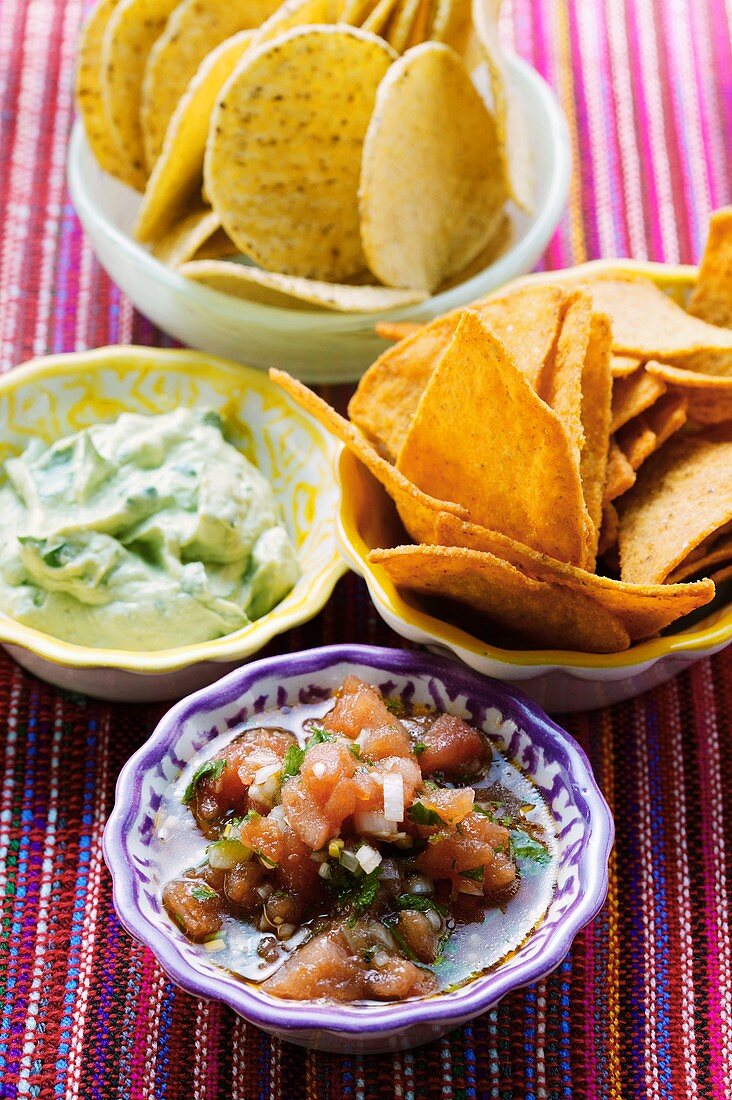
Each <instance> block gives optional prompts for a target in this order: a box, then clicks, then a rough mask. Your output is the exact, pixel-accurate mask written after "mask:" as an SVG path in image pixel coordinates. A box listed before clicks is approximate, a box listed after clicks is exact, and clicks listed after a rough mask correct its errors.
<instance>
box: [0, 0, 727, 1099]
mask: <svg viewBox="0 0 732 1100" xmlns="http://www.w3.org/2000/svg"><path fill="white" fill-rule="evenodd" d="M232 2H234V0H232ZM86 7H87V5H86V4H85V3H82V2H80V0H0V103H1V106H2V119H1V123H0V125H1V130H0V211H2V217H3V222H2V232H1V233H0V368H2V369H3V370H7V369H10V368H12V367H13V366H14V365H16V364H17V363H19V362H21V361H23V360H24V359H26V358H29V357H30V356H32V355H34V354H41V353H44V352H52V351H70V350H74V349H81V348H86V347H93V346H95V345H99V344H104V343H110V342H116V341H120V342H137V343H144V344H161V343H163V344H164V343H167V342H168V341H167V339H166V338H165V337H163V336H161V334H160V333H159V332H157V331H156V330H154V329H153V327H152V326H151V325H150V324H149V323H148V322H147V321H146V320H145V319H144V318H142V317H141V316H139V315H138V314H136V313H134V311H133V310H132V308H131V307H130V304H129V302H127V301H126V300H125V299H123V298H122V297H121V296H120V294H119V292H118V291H117V290H116V288H115V287H113V286H112V285H111V284H110V282H109V280H108V279H107V278H106V277H105V276H104V274H103V272H102V271H101V270H100V268H99V267H98V265H97V263H96V261H95V260H94V258H93V256H92V253H91V250H90V248H89V246H88V244H87V243H86V241H85V240H84V238H83V235H82V233H81V230H80V227H79V224H78V222H77V220H76V217H75V215H74V212H73V209H72V207H71V205H70V202H69V198H68V193H67V190H66V185H65V177H64V170H65V163H64V162H65V152H66V143H67V139H68V134H69V128H70V124H71V122H72V118H73V103H72V96H71V83H72V79H71V77H72V68H73V59H74V49H75V39H76V35H77V31H78V27H79V23H80V20H81V18H82V16H83V13H84V10H85V9H86ZM505 9H506V12H505V16H506V17H505V24H504V27H503V31H504V32H505V35H506V39H507V41H511V40H513V42H514V44H515V46H516V48H517V50H518V51H519V52H520V53H521V54H522V55H523V56H524V57H526V58H527V59H528V60H529V61H530V62H531V63H532V64H533V65H534V66H535V67H536V68H537V69H538V70H539V71H540V72H541V73H542V75H543V76H545V77H546V79H547V80H548V81H549V82H550V83H551V84H552V86H553V87H554V88H555V89H556V91H557V93H558V95H559V98H560V100H561V102H562V105H563V107H564V109H565V111H566V113H567V117H568V120H569V126H570V133H571V138H572V145H573V150H574V158H575V170H574V176H573V182H572V189H571V195H570V203H569V207H568V212H567V214H566V216H565V218H564V220H563V222H562V224H561V227H560V229H559V230H558V232H557V233H556V235H555V237H554V239H553V241H552V243H551V246H550V248H549V249H548V251H547V254H546V256H545V259H544V264H545V266H547V267H562V266H566V265H569V264H573V263H578V262H581V261H583V260H585V259H592V258H595V257H599V256H623V255H631V256H635V257H638V258H646V257H648V258H651V259H655V260H666V261H670V262H674V261H694V260H696V259H697V258H698V256H699V255H700V252H701V249H702V246H703V242H704V236H705V231H706V222H707V217H708V214H709V211H710V210H711V209H712V208H713V207H715V206H719V205H722V204H724V203H729V202H730V201H731V200H732V47H731V45H730V37H731V35H730V32H731V30H732V6H731V5H730V3H729V0H727V2H725V0H573V2H569V0H513V3H510V2H509V0H506V4H505ZM326 396H328V397H329V398H330V399H332V400H338V401H339V402H342V401H343V399H344V397H345V391H343V390H341V391H339V392H336V391H333V390H331V391H330V392H327V391H326ZM340 641H348V642H354V641H355V642H366V643H379V644H387V645H389V644H391V645H402V644H403V643H402V641H401V639H399V638H397V636H396V635H394V634H392V633H391V632H390V631H389V630H388V629H387V628H386V627H385V626H384V625H383V624H382V623H381V621H380V620H379V619H378V618H377V616H376V615H375V612H374V611H373V609H372V607H371V604H370V601H369V599H368V596H367V593H366V590H365V587H364V585H363V583H362V582H361V581H360V580H359V579H357V578H356V577H354V576H352V575H351V576H348V577H345V578H344V579H343V580H342V581H341V582H340V583H339V584H338V586H337V588H336V590H335V593H334V595H333V598H332V600H331V601H330V603H329V604H328V606H327V607H326V609H325V610H324V611H323V613H322V614H321V615H319V616H318V618H317V619H315V620H314V621H313V622H312V623H310V624H308V625H307V626H305V627H303V628H300V629H297V630H293V631H291V632H290V633H289V634H287V635H286V636H284V637H282V638H280V639H277V640H276V642H275V643H274V644H273V645H272V646H270V648H269V650H268V651H267V652H276V651H294V650H297V649H301V648H305V647H308V646H313V645H320V644H324V643H331V642H340ZM161 711H162V708H155V707H149V706H148V707H142V706H118V705H115V706H111V705H107V704H104V703H99V702H94V701H91V700H88V699H85V698H83V697H81V696H76V695H72V694H69V693H64V692H60V691H57V690H55V689H53V688H51V687H49V686H47V685H46V684H44V683H41V682H40V681H38V680H36V679H34V678H33V677H32V676H30V675H28V674H26V673H25V672H23V671H21V670H20V669H19V668H18V667H17V666H16V665H15V664H14V663H13V661H12V660H11V659H10V658H8V657H6V656H4V655H0V781H1V782H2V788H1V791H0V896H1V897H2V910H1V915H2V934H1V938H0V1097H5V1098H9V1097H16V1096H18V1097H20V1096H32V1097H42V1098H44V1100H46V1098H48V1100H51V1098H66V1097H69V1098H71V1097H79V1098H81V1100H95V1098H100V1100H102V1098H103V1100H107V1098H110V1100H111V1098H116V1097H125V1098H126V1097H131V1098H135V1100H142V1098H145V1100H147V1098H156V1100H157V1098H171V1100H172V1098H175V1100H199V1098H214V1100H218V1098H227V1100H228V1098H232V1100H235V1098H236V1100H260V1098H261V1100H299V1098H301V1097H302V1098H307V1100H340V1098H349V1100H376V1098H383V1100H386V1098H390V1097H400V1098H404V1100H413V1098H416V1100H426V1098H428V1097H429V1098H432V1097H434V1098H437V1097H441V1098H445V1100H467V1098H473V1097H476V1098H481V1100H482V1098H489V1097H490V1098H493V1097H495V1098H499V1100H514V1098H515V1100H518V1098H526V1100H529V1098H537V1100H538V1098H542V1097H546V1098H552V1100H554V1098H560V1097H561V1098H565V1097H576V1098H584V1097H588V1098H595V1097H597V1098H600V1097H612V1098H625V1097H651V1098H659V1100H661V1098H663V1100H666V1098H674V1100H676V1098H680V1100H685V1098H687V1097H688V1098H692V1100H693V1098H698V1100H712V1098H714V1100H717V1098H718V1100H724V1098H727V1097H730V1096H732V948H731V946H730V928H729V915H730V897H729V894H730V890H731V889H732V882H731V880H730V866H732V810H731V809H730V805H729V802H728V795H729V794H730V792H731V791H732V783H731V782H730V778H729V769H730V763H731V762H732V731H731V727H730V720H731V718H732V652H731V653H728V654H721V655H719V656H718V657H716V658H714V659H713V660H711V661H705V662H702V663H700V664H697V665H696V666H695V667H693V668H692V669H691V670H690V671H689V672H687V673H685V674H684V675H682V676H680V677H679V678H677V679H676V680H675V681H673V682H671V683H670V684H667V685H665V686H663V687H660V688H658V689H656V690H655V691H653V692H652V693H650V694H647V695H645V696H643V697H641V698H639V699H637V700H634V701H632V702H629V703H626V704H623V705H620V706H617V707H615V708H613V709H611V710H604V711H597V712H594V713H592V714H590V715H582V716H575V717H572V718H569V719H567V721H566V723H565V724H566V725H567V727H568V728H569V729H570V731H571V732H572V733H573V734H574V735H575V736H576V737H577V738H578V739H579V740H580V742H581V743H582V745H583V746H584V748H585V749H586V751H587V752H588V754H589V757H590V760H591V762H592V764H593V767H594V769H595V772H596V775H597V777H598V780H599V782H600V784H601V786H602V789H603V791H604V793H605V795H606V797H607V799H608V801H609V803H610V806H611V808H612V810H613V812H614V815H615V821H616V826H617V843H616V847H615V851H614V853H613V856H612V862H611V869H610V870H611V873H610V892H609V896H608V901H607V904H606V906H605V907H604V909H603V910H602V912H601V914H600V915H599V917H598V918H597V919H596V921H595V922H594V923H593V924H592V925H591V927H589V928H588V929H586V930H585V931H584V932H583V933H582V934H581V935H580V936H579V937H578V938H577V940H576V942H575V944H574V947H573V949H572V952H571V954H570V955H569V957H568V958H567V959H566V961H565V962H564V963H563V964H562V965H561V966H560V968H559V969H558V970H557V971H556V972H555V973H554V974H553V975H552V976H551V977H549V978H548V979H547V980H546V981H544V982H540V983H538V984H536V985H533V986H529V987H528V988H526V989H524V990H521V991H519V992H517V993H515V994H513V995H512V996H510V997H508V998H506V999H505V1000H504V1001H502V1002H501V1003H500V1004H499V1005H498V1006H497V1007H496V1008H495V1009H493V1010H492V1011H490V1012H488V1013H486V1014H485V1015H484V1016H482V1017H481V1018H479V1019H477V1020H476V1021H474V1022H473V1023H472V1024H471V1025H469V1026H466V1027H464V1028H461V1029H459V1030H457V1031H455V1032H453V1033H452V1034H451V1035H449V1036H447V1037H446V1038H444V1039H443V1040H441V1041H439V1042H435V1043H433V1044H431V1045H430V1046H427V1047H422V1048H419V1049H417V1050H415V1051H412V1052H408V1053H404V1054H397V1055H384V1056H379V1057H367V1058H366V1057H365V1058H358V1057H338V1056H335V1055H323V1054H313V1053H308V1052H305V1051H303V1050H300V1049H299V1048H296V1047H294V1046H290V1045H287V1044H281V1043H279V1042H276V1041H274V1040H270V1039H269V1038H268V1037H267V1036H266V1035H264V1034H263V1033H262V1032H260V1031H258V1030H257V1029H256V1028H253V1027H251V1026H248V1025H247V1024H245V1023H244V1022H243V1021H242V1020H240V1019H238V1018H237V1017H236V1016H235V1015H234V1014H233V1013H232V1012H230V1011H228V1010H227V1009H224V1008H222V1007H221V1006H219V1005H216V1004H208V1003H205V1002H199V1001H196V1000H195V999H194V998H192V997H190V996H188V995H187V994H185V993H182V992H180V991H178V990H177V989H176V988H175V987H174V986H173V985H172V984H171V983H170V982H169V981H168V980H167V978H166V977H165V975H164V974H163V973H162V971H161V970H160V969H159V967H158V966H157V965H156V963H155V961H154V959H153V958H152V956H151V955H150V953H149V952H148V951H147V950H145V949H143V948H142V947H140V946H139V945H137V944H136V943H134V942H133V941H132V940H131V939H130V938H129V937H128V936H127V935H126V933H125V932H123V931H122V929H121V928H120V926H119V924H118V922H117V920H116V917H115V914H114V910H113V907H112V901H111V884H110V880H109V876H108V873H107V871H106V868H105V866H104V862H103V860H102V854H101V836H102V831H103V828H104V823H105V820H106V817H107V815H108V813H109V811H110V808H111V806H112V802H113V797H114V784H115V779H116V776H117V774H118V772H119V769H120V768H121V766H122V764H123V762H124V761H125V760H126V758H127V757H128V756H129V755H130V753H131V752H132V751H133V750H134V749H135V748H137V746H138V745H139V744H140V743H141V742H142V741H143V740H144V739H145V738H146V737H147V736H148V734H149V732H150V730H151V729H152V727H153V725H154V723H155V721H156V720H157V718H158V716H159V714H160V713H161Z"/></svg>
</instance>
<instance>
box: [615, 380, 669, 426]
mask: <svg viewBox="0 0 732 1100" xmlns="http://www.w3.org/2000/svg"><path fill="white" fill-rule="evenodd" d="M665 392H666V384H665V383H664V382H663V381H662V380H661V379H660V378H658V377H656V376H654V375H653V374H649V373H648V371H646V370H644V369H642V368H641V369H639V370H637V371H635V372H634V373H633V374H630V375H628V376H627V377H626V378H616V379H615V381H614V382H613V404H612V422H611V424H610V430H611V431H613V432H616V431H617V430H618V428H622V426H623V424H627V423H628V421H629V420H632V419H633V417H634V416H638V415H639V414H640V413H642V412H645V411H646V409H650V407H651V405H652V404H653V403H654V401H657V400H658V398H659V397H660V396H661V394H663V393H665Z"/></svg>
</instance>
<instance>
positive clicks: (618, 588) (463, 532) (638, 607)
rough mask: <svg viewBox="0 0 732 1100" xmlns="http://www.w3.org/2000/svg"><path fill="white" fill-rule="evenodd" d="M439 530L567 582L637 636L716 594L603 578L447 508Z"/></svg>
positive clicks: (548, 579) (547, 579)
mask: <svg viewBox="0 0 732 1100" xmlns="http://www.w3.org/2000/svg"><path fill="white" fill-rule="evenodd" d="M435 530H436V534H437V537H438V539H439V541H440V543H441V544H443V545H450V546H463V547H466V548H468V549H472V550H479V551H484V552H486V553H488V554H493V555H495V556H496V557H499V558H503V559H504V560H505V561H507V562H509V563H510V564H511V565H512V566H514V567H515V568H516V569H520V570H521V572H522V573H525V574H526V575H527V576H528V577H531V578H532V580H535V581H541V582H543V583H547V584H552V585H562V586H565V587H567V588H571V589H573V590H574V591H575V592H578V593H581V594H582V595H584V596H586V597H589V598H591V599H592V600H593V601H595V602H596V603H598V604H600V605H601V606H602V607H603V608H604V609H605V610H606V611H607V612H609V613H610V614H612V615H615V616H617V618H618V619H619V620H620V622H621V623H622V624H623V626H624V628H625V629H626V630H627V631H628V634H629V635H630V638H631V640H632V641H638V640H639V639H641V638H648V637H650V636H651V635H653V634H657V633H658V631H659V630H663V629H664V627H667V626H669V625H670V624H671V623H673V622H675V621H676V619H679V618H681V616H682V615H688V613H689V612H690V611H694V610H695V609H696V608H697V607H703V606H704V604H707V603H709V601H710V600H711V599H713V597H714V585H713V584H710V583H708V582H705V583H698V584H690V585H689V584H685V585H667V584H655V585H644V584H626V583H624V582H623V581H617V580H612V579H611V578H610V577H598V576H597V575H596V574H595V573H588V572H587V570H585V569H577V568H575V567H574V566H572V565H567V564H566V563H565V562H560V561H556V560H555V559H553V558H551V557H548V556H547V555H546V554H539V553H537V552H536V551H535V550H532V549H531V548H530V547H528V546H526V545H524V544H523V543H521V542H518V541H516V540H515V539H509V538H507V537H506V536H505V535H501V534H499V533H498V532H497V531H491V530H488V529H486V528H483V527H479V526H477V525H476V524H473V523H467V522H465V521H463V520H461V519H459V518H458V517H457V516H454V515H449V514H447V513H443V514H442V515H440V516H439V517H438V521H437V525H436V528H435Z"/></svg>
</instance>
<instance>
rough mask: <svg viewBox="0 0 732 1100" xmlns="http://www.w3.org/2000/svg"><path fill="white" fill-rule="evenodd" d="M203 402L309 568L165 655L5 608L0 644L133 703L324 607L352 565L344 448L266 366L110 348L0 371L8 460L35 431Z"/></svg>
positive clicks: (40, 667) (36, 666)
mask: <svg viewBox="0 0 732 1100" xmlns="http://www.w3.org/2000/svg"><path fill="white" fill-rule="evenodd" d="M201 405H206V406H209V407H213V408H215V409H218V410H219V411H221V413H222V415H223V416H224V419H225V421H226V425H227V432H228V435H229V438H230V439H231V440H232V442H234V443H235V444H236V446H237V447H238V448H239V449H240V450H241V451H242V452H243V453H244V454H245V455H246V456H247V457H248V458H249V459H251V461H252V462H254V464H255V465H256V466H257V467H258V468H259V469H260V470H261V471H262V473H263V474H264V475H265V477H266V478H268V480H269V481H270V482H271V484H272V486H273V489H274V492H275V496H276V497H277V499H278V501H279V503H280V505H281V507H282V510H283V514H284V516H285V520H286V523H287V526H288V530H289V531H290V534H291V536H292V537H293V539H294V541H295V545H296V547H297V550H298V557H299V560H300V566H301V576H300V579H299V580H298V582H297V584H296V585H295V587H294V588H293V590H292V591H291V592H290V593H289V594H288V595H287V596H286V597H285V598H284V599H283V600H282V601H281V602H280V603H279V604H278V605H277V606H276V607H275V608H273V609H272V611H270V612H269V613H268V614H267V615H264V616H262V618H261V619H257V620H256V621H255V622H253V623H251V624H250V625H249V626H246V627H244V628H243V629H241V630H237V631H235V632H234V633H233V634H228V635H226V636H225V637H223V638H216V639H214V640H213V641H208V642H199V643H196V644H195V645H188V646H181V647H179V648H176V649H166V650H159V651H149V652H148V651H144V652H137V651H130V650H122V649H120V650H116V649H115V650H113V649H92V648H91V647H86V646H79V645H71V644H70V643H68V642H64V641H60V640H59V639H58V638H54V637H52V636H51V635H49V634H44V633H42V632H41V631H38V630H34V629H32V628H31V627H28V626H24V625H23V624H22V623H18V622H16V621H15V620H13V619H11V618H9V617H8V616H4V615H2V614H0V644H3V645H4V646H5V647H6V648H7V649H8V651H9V652H10V653H12V655H13V656H14V657H15V658H16V659H17V660H18V662H19V663H20V664H22V665H23V666H24V667H26V668H28V669H29V670H30V671H32V672H34V673H36V674H37V675H38V676H41V677H43V678H44V679H46V680H49V681H50V682H51V683H54V684H57V685H58V686H60V687H65V688H69V689H72V690H75V691H81V692H84V693H86V694H89V695H94V696H97V697H99V698H103V699H123V700H126V701H128V702H136V701H143V700H145V701H147V700H153V699H156V700H157V699H170V698H175V697H180V696H183V695H186V694H188V693H190V692H191V691H195V690H196V689H198V688H199V687H203V686H204V685H205V684H208V683H211V682H212V681H213V680H215V679H218V677H220V676H222V675H224V673H226V672H228V671H230V670H231V669H232V668H234V667H235V666H236V665H239V664H241V662H242V661H243V660H244V659H245V658H247V657H249V656H251V654H253V653H255V652H256V651H257V650H259V649H261V648H262V646H264V645H265V644H266V643H267V642H269V641H270V639H271V638H273V637H274V636H275V635H276V634H281V633H282V632H283V631H285V630H288V629H290V627H293V626H297V625H298V624H300V623H303V622H305V621H307V620H308V619H310V618H312V616H313V615H315V614H316V613H317V612H318V611H320V610H321V608H322V607H323V605H324V604H325V603H326V601H327V599H328V597H329V596H330V594H331V592H332V590H333V586H334V585H335V583H336V581H337V580H338V578H339V577H340V576H341V575H342V574H343V573H344V572H345V566H344V565H343V563H342V561H341V559H340V556H339V554H338V550H337V545H336V536H335V524H334V521H333V517H334V515H335V513H336V511H337V508H338V500H339V489H338V485H337V481H336V473H335V459H336V455H337V447H336V445H335V443H334V441H333V439H332V438H331V436H329V435H328V433H327V432H325V431H324V430H323V429H322V428H320V426H319V425H317V424H315V423H314V422H313V421H312V420H311V419H310V417H308V416H306V415H305V414H304V413H303V412H302V411H301V410H300V409H299V408H298V407H297V406H296V405H295V404H294V403H293V402H291V401H290V400H289V398H288V397H287V396H286V394H284V393H283V391H282V390H281V389H280V388H279V387H278V386H275V385H274V384H272V383H271V382H270V381H269V379H268V378H267V376H266V375H264V374H262V373H261V372H260V371H255V370H251V369H249V368H247V367H243V366H241V365H240V364H238V363H229V362H227V361H226V360H223V359H216V358H214V357H212V356H210V355H204V354H201V353H199V352H194V351H175V350H164V349H158V348H143V347H107V348H98V349H96V350H94V351H88V352H80V353H75V354H70V355H56V356H48V357H46V358H41V359H35V360H33V361H31V362H29V363H26V364H24V365H23V366H21V367H18V368H16V369H15V370H12V371H10V372H9V373H8V374H6V375H4V376H3V377H2V378H0V462H5V460H6V459H8V458H10V457H11V456H12V455H14V454H18V453H19V452H20V451H22V450H23V449H24V447H25V446H27V444H28V443H29V441H30V440H31V438H33V437H40V438H41V439H42V440H44V441H45V442H47V443H52V442H53V441H54V440H56V439H60V438H62V437H63V436H65V435H68V434H69V433H71V432H75V431H78V430H80V429H81V428H84V427H87V426H88V425H90V424H95V423H100V422H102V421H110V420H114V419H116V417H118V416H119V415H120V414H121V413H123V412H138V413H148V414H154V413H161V412H169V411H170V410H172V409H175V408H178V407H180V406H186V407H196V406H201Z"/></svg>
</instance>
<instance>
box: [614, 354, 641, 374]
mask: <svg viewBox="0 0 732 1100" xmlns="http://www.w3.org/2000/svg"><path fill="white" fill-rule="evenodd" d="M640 365H641V360H640V359H636V358H635V357H634V356H632V355H613V356H612V358H611V359H610V373H611V374H612V376H613V378H627V377H628V375H629V374H635V372H636V371H637V370H638V367H639V366H640Z"/></svg>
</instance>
